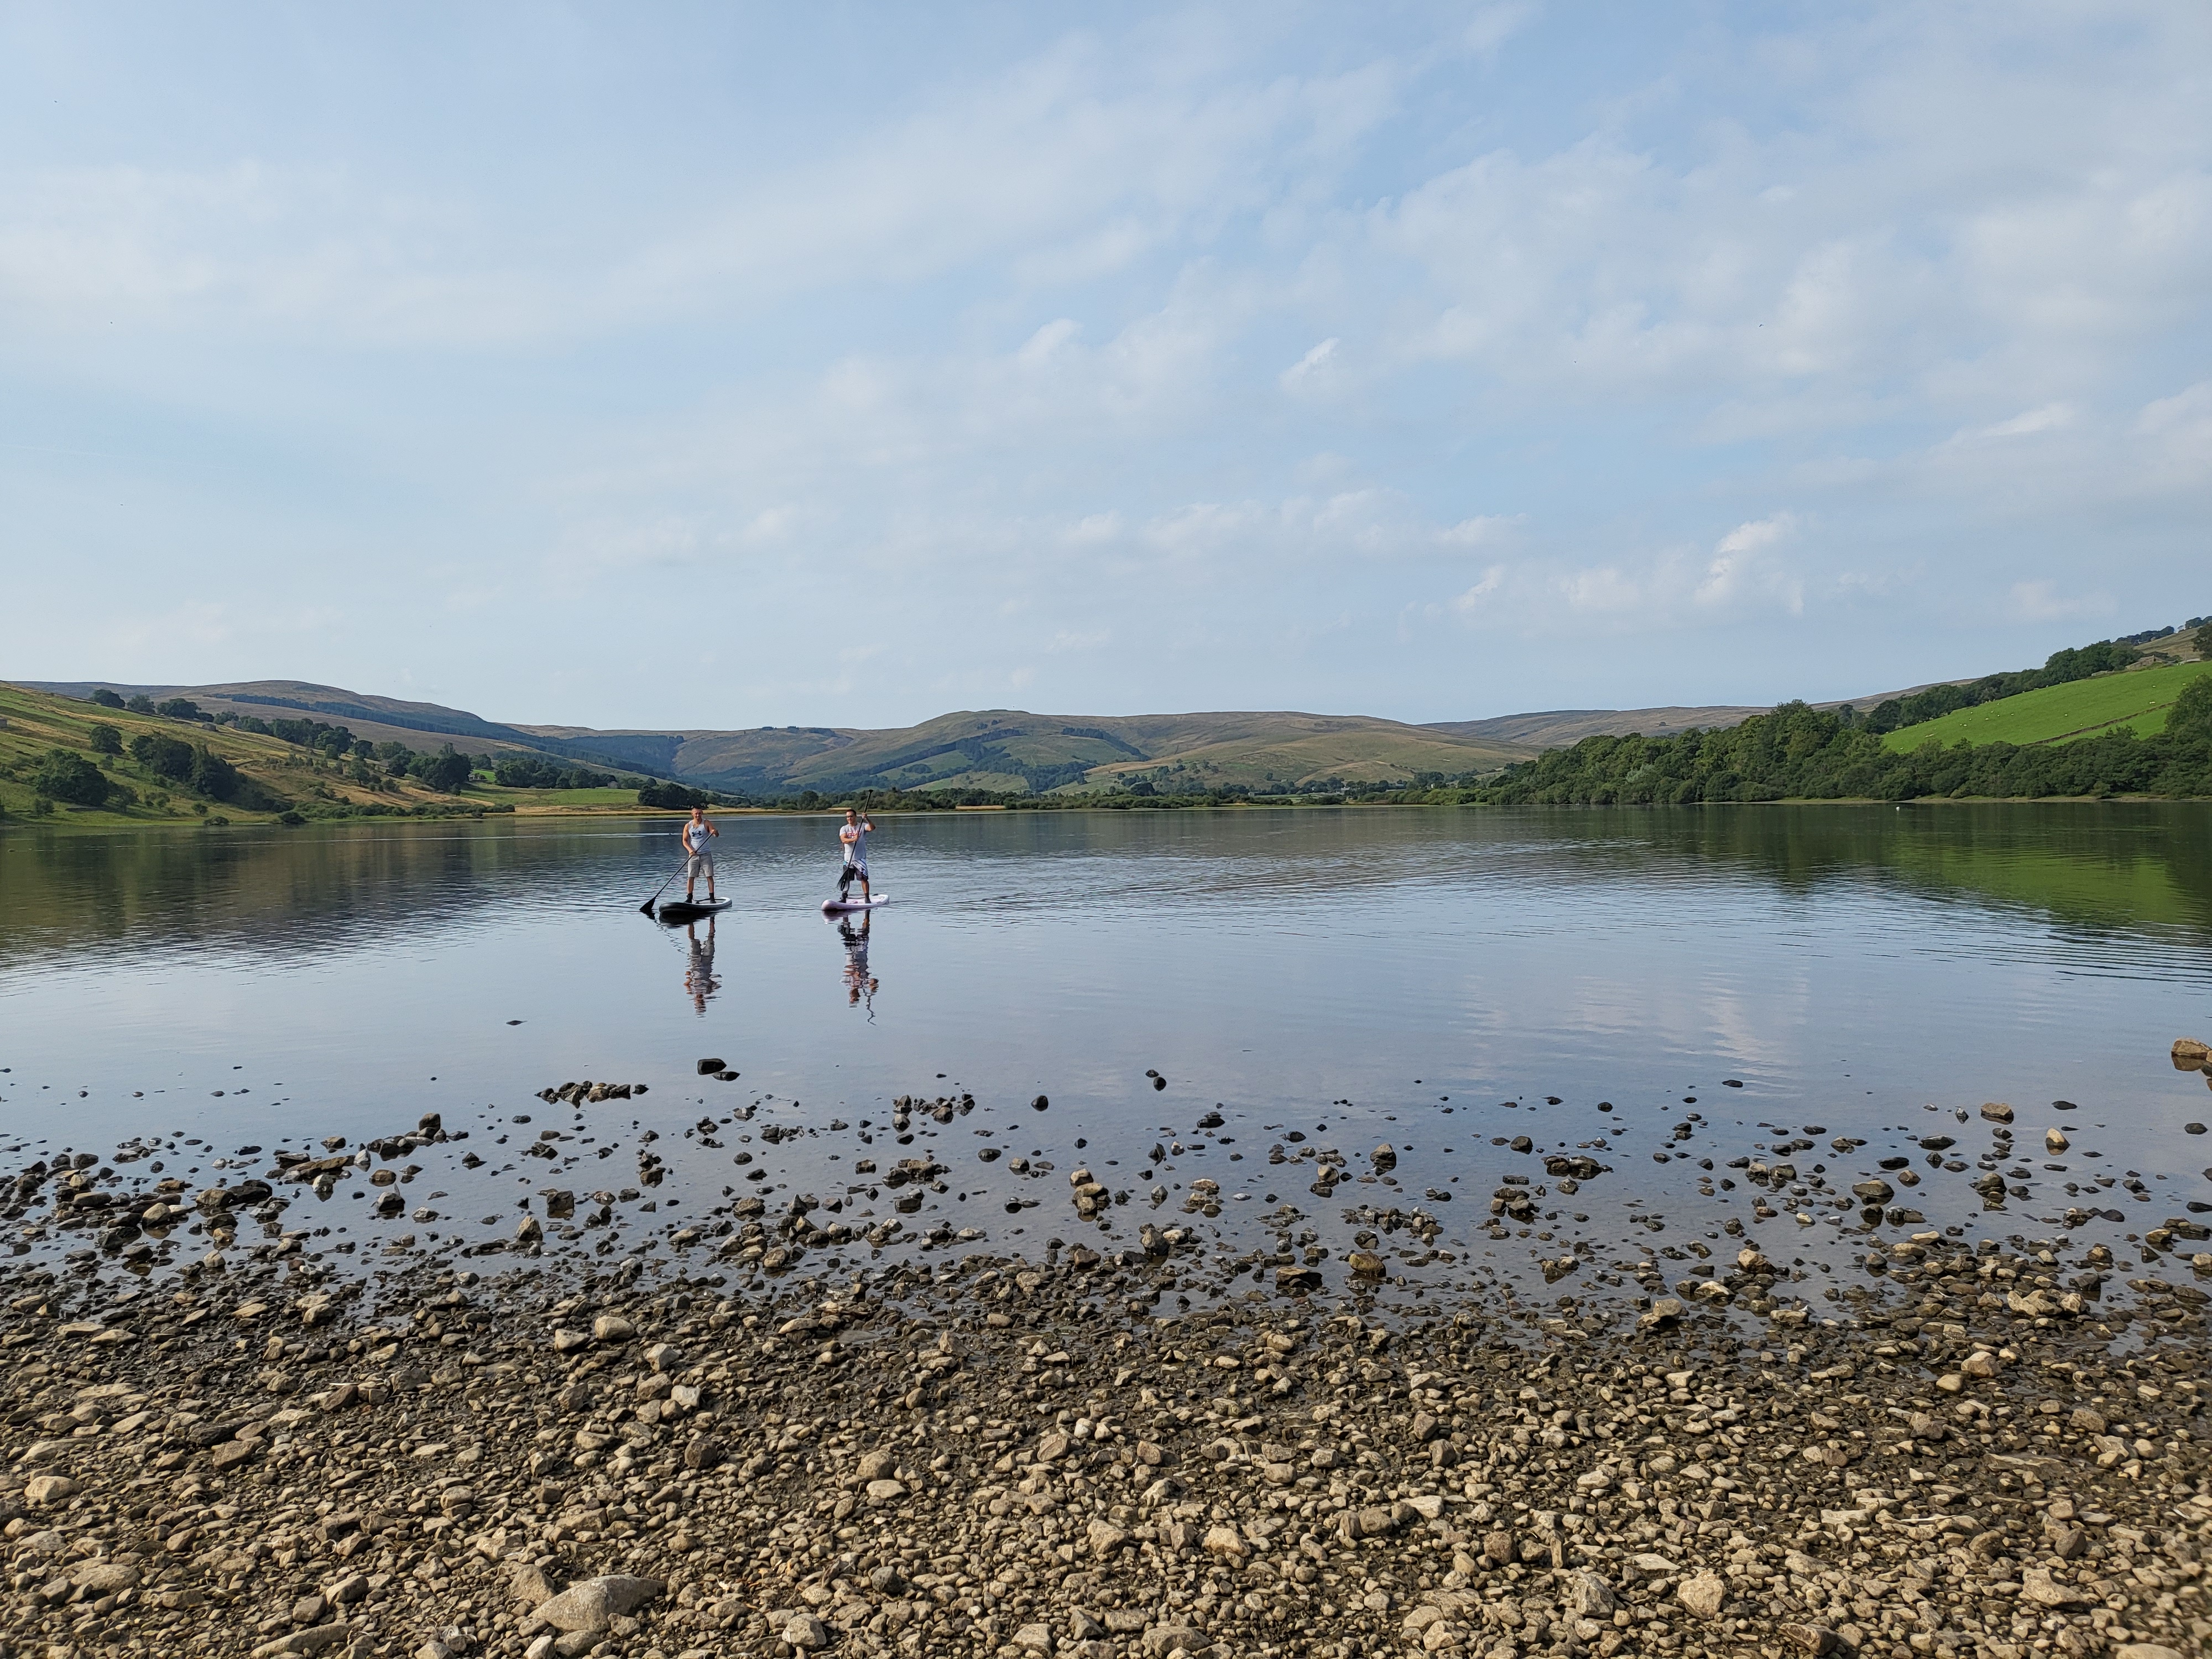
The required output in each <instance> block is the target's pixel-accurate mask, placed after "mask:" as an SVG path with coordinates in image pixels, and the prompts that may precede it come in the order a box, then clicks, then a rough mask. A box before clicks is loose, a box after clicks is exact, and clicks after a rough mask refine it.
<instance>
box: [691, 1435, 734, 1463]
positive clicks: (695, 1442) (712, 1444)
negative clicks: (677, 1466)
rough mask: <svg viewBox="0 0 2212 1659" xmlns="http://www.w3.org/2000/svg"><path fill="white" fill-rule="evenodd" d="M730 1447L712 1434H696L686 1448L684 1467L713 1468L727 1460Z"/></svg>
mask: <svg viewBox="0 0 2212 1659" xmlns="http://www.w3.org/2000/svg"><path fill="white" fill-rule="evenodd" d="M729 1455H730V1454H729V1448H727V1447H726V1446H725V1445H724V1444H723V1443H721V1442H720V1441H719V1440H717V1439H715V1438H714V1436H712V1435H710V1434H695V1435H693V1436H692V1437H691V1438H690V1441H689V1442H687V1443H685V1445H684V1468H687V1469H711V1468H715V1467H716V1466H718V1465H719V1464H720V1463H722V1462H725V1461H726V1459H727V1458H728V1456H729Z"/></svg>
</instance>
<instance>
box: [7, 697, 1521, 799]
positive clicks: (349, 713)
mask: <svg viewBox="0 0 2212 1659" xmlns="http://www.w3.org/2000/svg"><path fill="white" fill-rule="evenodd" d="M95 690H104V691H112V692H115V693H117V694H118V695H119V696H125V697H129V696H134V695H137V694H141V693H143V694H144V695H145V696H149V697H151V698H154V699H155V700H157V701H158V700H160V699H163V698H167V697H171V696H184V697H188V698H190V699H191V700H192V701H193V702H197V704H198V705H199V706H200V707H201V708H204V709H206V710H207V711H208V712H209V713H210V714H239V715H242V716H250V717H253V718H256V719H260V720H270V719H275V718H281V717H295V716H304V717H307V718H313V719H319V720H325V721H329V722H331V723H334V724H339V725H343V726H345V727H346V728H347V729H348V730H349V731H350V732H352V733H353V734H354V735H355V736H356V737H357V738H362V739H364V740H366V741H369V742H375V743H386V742H394V743H400V744H407V745H409V746H410V747H413V748H416V749H435V747H436V746H437V745H438V744H440V743H441V742H443V743H451V744H453V745H454V746H455V747H457V748H459V749H461V750H465V752H467V753H470V754H474V755H490V756H498V755H501V754H505V753H512V752H526V751H532V750H534V751H536V752H538V753H540V754H544V755H548V756H552V757H558V758H561V759H562V760H565V761H569V762H587V763H597V764H600V765H605V766H611V767H617V768H621V769H626V770H635V771H642V772H650V773H655V774H658V775H662V776H665V777H674V778H677V779H679V780H681V781H684V782H685V783H688V784H692V785H696V786H699V787H705V788H709V789H717V790H722V791H726V792H728V793H732V794H742V795H752V796H760V797H767V798H769V799H776V798H781V797H786V796H790V795H793V794H798V793H804V792H805V791H807V790H813V791H816V792H817V793H823V794H833V793H849V792H851V791H854V790H857V789H893V788H896V789H903V790H907V791H915V790H927V789H946V790H957V789H983V790H991V791H995V792H1000V793H1010V794H1035V795H1043V794H1051V793H1055V792H1057V793H1082V792H1085V791H1095V790H1098V789H1127V790H1133V791H1134V792H1135V793H1139V794H1143V793H1162V794H1186V793H1209V792H1213V791H1218V790H1225V789H1243V790H1249V791H1250V792H1252V793H1255V794H1267V793H1278V792H1288V791H1292V790H1306V791H1311V790H1314V789H1316V788H1324V787H1327V788H1334V787H1345V786H1358V785H1363V784H1378V783H1389V784H1403V783H1408V782H1411V781H1413V780H1414V779H1415V778H1417V777H1419V776H1420V775H1423V774H1435V775H1442V776H1444V777H1453V778H1457V777H1464V776H1466V775H1469V774H1473V773H1484V772H1492V771H1495V770H1497V769H1498V768H1499V767H1501V766H1504V765H1505V764H1506V763H1509V762H1510V761H1514V760H1518V759H1522V758H1525V757H1528V756H1529V755H1532V754H1534V752H1535V749H1534V746H1532V745H1529V744H1522V743H1516V742H1512V741H1510V740H1500V739H1498V738H1492V737H1488V736H1480V735H1475V734H1472V733H1467V732H1458V731H1454V730H1449V729H1444V728H1437V727H1431V726H1407V725H1403V724H1401V723H1400V722H1398V721H1395V720H1377V719H1374V718H1372V717H1370V716H1366V715H1358V714H1351V715H1336V714H1294V713H1269V712H1257V713H1253V712H1236V713H1222V714H1140V715H1091V714H1085V715H1060V714H1030V713H1027V712H1025V711H1023V710H1020V709H1005V708H998V709H985V710H981V711H975V710H963V711H961V712H959V713H956V714H941V715H939V716H938V717H937V718H936V719H934V720H925V721H923V722H922V723H921V725H919V726H902V727H897V728H894V729H890V730H881V731H869V730H860V729H854V728H849V727H836V726H760V727H757V728H754V729H752V730H750V731H714V730H700V729H696V728H695V729H690V730H680V729H678V730H661V731H647V730H629V731H600V730H597V729H594V728H592V727H589V726H535V725H523V724H520V723H519V722H518V723H501V722H499V721H495V720H485V719H483V717H482V716H480V715H477V714H471V713H469V712H468V711H467V710H465V709H459V708H445V707H443V706H442V705H440V704H437V703H426V702H403V701H401V700H399V699H396V698H392V697H380V696H373V695H370V694H368V693H365V692H358V691H349V690H344V689H343V688H341V687H337V686H329V685H317V684H312V683H310V682H307V681H301V680H252V681H238V682H232V683H227V684H219V685H157V686H140V685H125V684H118V683H115V682H111V681H97V680H85V681H68V682H52V683H46V682H41V683H37V684H33V686H31V687H29V688H27V690H26V691H25V692H24V693H23V695H26V696H37V695H40V694H46V693H50V694H56V695H54V696H50V697H49V698H48V700H47V701H48V705H49V706H50V708H52V709H53V710H58V711H69V710H79V711H82V710H86V709H87V708H88V705H87V704H85V703H83V702H80V701H75V700H76V699H82V698H85V697H88V696H91V695H92V694H93V693H94V691H95ZM57 718H61V719H63V720H65V721H66V720H68V719H70V718H73V716H70V715H69V714H66V713H63V714H58V715H57ZM195 729H196V730H200V729H206V728H195ZM224 730H225V732H226V733H227V734H228V735H229V736H234V737H235V738H237V739H238V740H239V741H240V742H247V741H250V734H246V733H228V728H224ZM276 749H277V750H280V751H283V752H285V753H286V754H287V755H288V756H289V757H290V758H292V759H296V758H297V751H296V750H288V749H287V747H286V745H283V744H278V745H276ZM226 752H227V751H226ZM252 758H254V759H255V760H256V761H257V763H258V761H259V760H260V759H262V758H264V757H259V756H258V751H256V753H255V755H254V756H253V757H252Z"/></svg>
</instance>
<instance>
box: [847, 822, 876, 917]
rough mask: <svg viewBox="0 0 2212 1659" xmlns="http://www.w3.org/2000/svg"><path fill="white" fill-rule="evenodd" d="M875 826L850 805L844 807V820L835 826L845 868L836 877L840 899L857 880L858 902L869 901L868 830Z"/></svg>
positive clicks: (864, 902)
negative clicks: (843, 854)
mask: <svg viewBox="0 0 2212 1659" xmlns="http://www.w3.org/2000/svg"><path fill="white" fill-rule="evenodd" d="M875 827H876V826H875V825H874V824H872V823H869V822H868V820H867V819H866V818H865V817H861V816H860V814H859V813H858V812H855V811H854V810H853V809H852V808H851V807H849V806H848V807H847V808H846V809H845V822H844V823H842V824H840V825H839V826H838V828H837V839H838V840H839V841H841V842H843V843H844V844H845V868H844V869H843V871H842V872H840V874H839V875H838V877H837V896H838V897H839V898H841V899H842V898H843V897H844V896H845V895H846V893H847V892H848V890H850V889H851V888H852V885H853V884H854V882H856V881H857V882H859V883H860V902H861V903H863V904H866V903H867V902H869V898H868V831H870V830H871V829H874V828H875Z"/></svg>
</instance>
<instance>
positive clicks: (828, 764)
mask: <svg viewBox="0 0 2212 1659" xmlns="http://www.w3.org/2000/svg"><path fill="white" fill-rule="evenodd" d="M517 729H518V730H520V731H523V732H528V733H531V734H532V735H534V736H538V737H540V738H548V739H551V738H557V739H560V740H562V741H564V742H567V743H569V744H576V745H584V744H589V745H590V746H591V747H592V748H593V749H595V750H598V751H599V752H601V753H605V754H609V755H613V756H617V757H619V756H623V755H624V754H626V753H627V752H628V747H629V745H630V744H635V743H638V742H640V741H641V740H646V739H650V738H654V737H667V736H673V737H675V738H678V739H679V741H678V744H677V746H676V747H675V749H674V750H673V752H672V753H671V755H670V757H669V760H668V768H669V769H670V770H671V772H673V773H674V774H675V775H677V776H678V777H679V778H682V779H683V780H684V781H686V782H687V783H696V784H701V785H704V786H706V787H709V788H714V789H725V790H728V791H731V792H732V793H739V794H769V795H775V794H783V793H789V792H792V791H794V790H806V789H812V790H816V791H818V792H820V793H824V794H829V793H836V792H839V791H843V790H851V789H864V788H866V789H886V788H900V789H906V790H916V789H933V788H934V789H995V790H1005V791H1009V792H1012V793H1032V794H1048V793H1053V792H1054V791H1055V790H1060V791H1076V790H1085V789H1092V790H1095V789H1100V788H1115V787H1136V786H1139V785H1142V786H1144V787H1148V788H1151V789H1153V790H1157V791H1160V792H1163V793H1184V792H1187V791H1204V790H1212V789H1221V788H1228V787H1243V788H1247V789H1250V790H1253V791H1255V793H1265V792H1267V791H1268V790H1269V789H1271V788H1285V789H1288V788H1299V787H1314V786H1316V785H1318V784H1321V783H1323V782H1331V781H1333V782H1341V783H1368V782H1380V781H1407V780H1410V779H1412V778H1413V777H1414V776H1415V775H1418V774H1420V773H1423V772H1437V773H1442V774H1444V775H1448V776H1454V777H1456V776H1460V775H1465V774H1467V773H1469V772H1482V771H1490V770H1494V769H1497V768H1498V767H1499V766H1502V765H1504V763H1507V762H1508V761H1511V760H1516V759H1519V758H1521V757H1523V756H1525V755H1528V754H1529V753H1531V752H1533V751H1531V750H1529V749H1528V748H1527V747H1525V746H1523V745H1521V744H1504V743H1498V742H1495V741H1482V740H1478V739H1473V738H1462V737H1459V736H1456V735H1455V734H1452V733H1449V732H1437V731H1434V730H1431V729H1429V728H1426V727H1423V726H1404V725H1401V724H1399V723H1398V722H1397V721H1395V720H1375V719H1371V718H1369V717H1366V716H1364V715H1330V714H1289V713H1232V714H1139V715H1097V714H1090V715H1060V714H1028V713H1025V712H1024V711H1022V710H1019V709H1005V708H998V709H986V710H981V711H975V710H963V711H961V712H959V713H957V714H940V715H939V716H938V717H937V718H936V719H935V720H925V721H923V722H922V723H921V725H919V726H902V727H898V728H896V729H893V730H888V731H860V730H851V729H841V728H837V727H832V726H762V727H760V728H758V729H757V730H754V731H750V732H696V731H695V732H678V733H673V734H667V733H650V732H586V731H585V730H584V729H582V728H580V727H575V726H521V727H518V728H517Z"/></svg>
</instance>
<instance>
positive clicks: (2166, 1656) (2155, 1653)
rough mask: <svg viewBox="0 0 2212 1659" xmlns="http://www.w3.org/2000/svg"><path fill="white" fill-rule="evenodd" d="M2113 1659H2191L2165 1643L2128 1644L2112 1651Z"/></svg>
mask: <svg viewBox="0 0 2212 1659" xmlns="http://www.w3.org/2000/svg"><path fill="white" fill-rule="evenodd" d="M2112 1659H2189V1656H2188V1655H2186V1654H2185V1653H2184V1652H2182V1650H2180V1649H2179V1648H2170V1647H2168V1646H2166V1644H2165V1643H2163V1642H2127V1643H2123V1644H2121V1645H2120V1646H2118V1647H2117V1648H2114V1649H2113V1650H2112Z"/></svg>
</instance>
